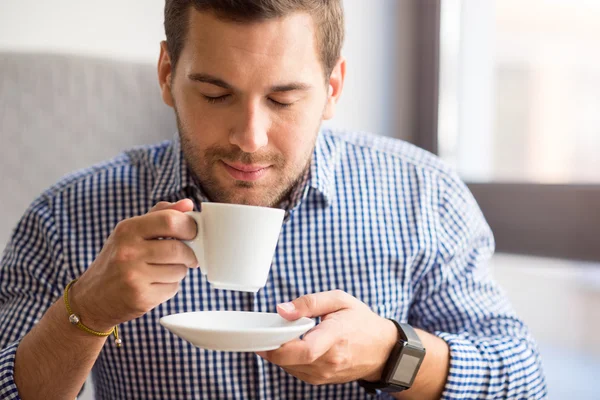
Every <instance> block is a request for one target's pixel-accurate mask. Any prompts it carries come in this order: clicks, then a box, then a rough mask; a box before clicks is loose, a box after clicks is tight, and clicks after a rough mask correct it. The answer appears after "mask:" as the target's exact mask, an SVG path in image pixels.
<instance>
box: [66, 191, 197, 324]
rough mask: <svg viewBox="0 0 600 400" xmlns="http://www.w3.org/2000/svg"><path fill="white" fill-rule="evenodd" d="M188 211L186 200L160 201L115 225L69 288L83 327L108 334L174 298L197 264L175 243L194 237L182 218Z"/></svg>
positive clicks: (189, 224) (187, 250)
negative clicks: (146, 210) (93, 258)
mask: <svg viewBox="0 0 600 400" xmlns="http://www.w3.org/2000/svg"><path fill="white" fill-rule="evenodd" d="M192 209H193V203H192V202H191V200H187V199H185V200H181V201H179V202H177V203H174V204H173V203H167V202H161V203H158V204H157V205H156V206H154V207H153V208H152V210H150V211H149V212H148V213H147V214H146V215H143V216H139V217H133V218H130V219H126V220H123V221H121V222H119V224H117V226H116V228H115V229H114V231H113V232H112V234H111V235H110V237H109V238H108V239H107V241H106V242H105V243H104V247H103V248H102V251H101V252H100V254H99V255H98V257H97V258H96V260H95V261H94V262H93V263H92V264H91V265H90V267H89V268H88V269H87V270H86V271H85V272H84V273H83V274H82V275H81V277H80V278H79V280H78V281H77V282H76V283H75V284H74V285H73V287H72V289H71V293H70V298H71V303H72V304H71V305H72V307H73V310H74V311H75V312H76V313H78V314H79V315H80V316H81V318H82V320H83V322H84V323H85V324H86V325H88V326H89V327H90V328H92V329H95V330H99V331H108V330H110V329H111V328H112V327H113V326H115V325H117V324H119V323H121V322H125V321H129V320H131V319H134V318H138V317H140V316H142V315H143V314H145V313H147V312H148V311H150V310H151V309H153V308H154V307H156V306H157V305H159V304H161V303H163V302H165V301H167V300H168V299H170V298H172V297H173V296H175V294H177V292H178V289H179V283H180V281H181V280H182V279H183V278H184V277H185V276H186V275H187V272H188V269H189V268H196V267H197V266H198V262H197V260H196V256H195V255H194V252H193V251H192V250H191V249H190V248H189V247H188V246H186V245H185V244H184V243H183V242H181V241H180V240H191V239H193V238H194V236H195V235H196V223H195V222H194V220H193V219H192V218H191V217H190V216H188V215H185V214H184V212H186V211H191V210H192ZM159 238H173V239H179V240H159Z"/></svg>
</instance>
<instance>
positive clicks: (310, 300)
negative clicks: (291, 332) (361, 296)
mask: <svg viewBox="0 0 600 400" xmlns="http://www.w3.org/2000/svg"><path fill="white" fill-rule="evenodd" d="M354 300H355V299H354V297H352V296H350V295H349V294H348V293H345V292H343V291H341V290H331V291H329V292H322V293H314V294H307V295H304V296H302V297H298V298H297V299H296V300H294V301H292V302H289V303H281V304H278V305H277V312H278V313H279V315H281V316H282V317H283V318H285V319H287V320H288V321H294V320H297V319H299V318H302V317H308V318H316V317H322V316H325V315H327V314H331V313H334V312H337V311H340V310H343V309H346V308H350V307H352V303H353V301H354Z"/></svg>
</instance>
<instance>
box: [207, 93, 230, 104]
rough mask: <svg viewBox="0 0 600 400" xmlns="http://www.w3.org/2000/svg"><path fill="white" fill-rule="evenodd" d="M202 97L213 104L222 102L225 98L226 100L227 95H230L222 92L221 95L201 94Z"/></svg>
mask: <svg viewBox="0 0 600 400" xmlns="http://www.w3.org/2000/svg"><path fill="white" fill-rule="evenodd" d="M203 96H204V98H205V99H206V101H207V102H209V103H210V104H215V103H222V102H224V101H225V100H227V99H228V98H229V96H231V95H230V94H224V95H223V96H214V97H212V96H207V95H203Z"/></svg>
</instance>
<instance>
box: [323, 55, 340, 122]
mask: <svg viewBox="0 0 600 400" xmlns="http://www.w3.org/2000/svg"><path fill="white" fill-rule="evenodd" d="M345 78H346V59H345V58H344V57H340V59H339V60H338V62H337V63H336V64H335V67H333V70H332V71H331V75H330V76H329V88H328V94H327V103H326V104H325V111H324V112H323V119H331V118H333V116H334V114H335V106H336V104H337V102H338V100H339V98H340V96H341V94H342V89H343V87H344V79H345Z"/></svg>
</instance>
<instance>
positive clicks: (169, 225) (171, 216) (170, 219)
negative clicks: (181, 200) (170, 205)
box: [162, 210, 178, 233]
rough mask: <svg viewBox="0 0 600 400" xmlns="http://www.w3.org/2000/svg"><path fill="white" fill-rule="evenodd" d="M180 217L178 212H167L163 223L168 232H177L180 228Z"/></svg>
mask: <svg viewBox="0 0 600 400" xmlns="http://www.w3.org/2000/svg"><path fill="white" fill-rule="evenodd" d="M177 217H178V215H177V212H176V211H172V212H171V211H170V210H168V211H165V213H164V216H163V220H162V223H163V224H164V227H165V229H166V231H167V232H170V233H174V232H176V231H177V226H178V218H177Z"/></svg>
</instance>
